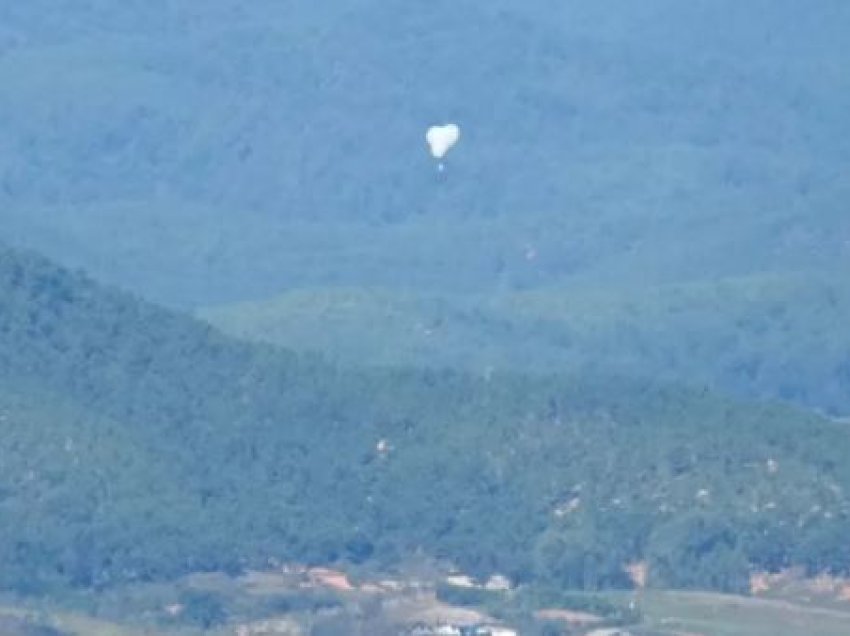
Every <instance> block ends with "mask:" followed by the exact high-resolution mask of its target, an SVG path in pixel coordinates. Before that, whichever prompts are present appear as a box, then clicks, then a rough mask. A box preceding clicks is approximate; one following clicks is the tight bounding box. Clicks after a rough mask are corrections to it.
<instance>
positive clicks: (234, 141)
mask: <svg viewBox="0 0 850 636" xmlns="http://www.w3.org/2000/svg"><path fill="white" fill-rule="evenodd" d="M0 24H2V27H0V81H2V83H3V86H4V87H5V90H4V91H3V93H2V95H0V141H2V144H0V148H2V150H0V208H2V212H1V213H0V214H2V217H0V218H2V222H3V228H4V235H6V236H7V237H8V238H10V239H13V240H14V241H16V242H18V243H21V244H26V245H30V246H34V247H36V248H38V249H40V250H42V251H44V252H46V253H48V254H51V255H53V256H54V257H56V258H60V259H61V260H62V261H63V262H68V263H74V264H79V265H82V266H85V267H86V268H87V269H88V270H90V271H92V272H94V273H96V274H97V275H98V276H99V277H102V278H103V279H105V280H109V281H112V282H118V283H121V284H122V285H125V286H129V287H131V288H133V289H134V290H136V291H138V292H141V293H143V294H144V295H145V296H147V297H150V298H153V299H156V300H162V301H167V302H169V303H171V304H179V305H187V304H188V305H195V304H208V303H211V302H225V301H231V300H248V299H254V298H259V297H263V296H267V295H271V294H274V293H279V292H280V291H282V290H284V289H289V288H292V287H297V286H304V285H319V286H324V285H338V284H346V285H355V286H361V285H383V286H391V287H399V286H401V287H409V286H416V287H417V288H419V289H425V290H428V291H432V292H445V291H468V290H476V291H480V290H489V289H492V288H494V287H498V286H499V285H512V286H521V287H528V286H537V285H539V284H554V283H573V282H581V283H584V284H588V283H590V284H607V283H612V282H613V283H617V284H626V283H628V284H634V285H642V284H645V283H651V284H656V283H660V282H682V281H688V280H695V279H702V278H707V277H708V278H711V277H717V276H735V275H742V274H746V275H750V274H759V273H764V272H786V271H794V272H799V271H816V272H821V271H824V270H826V271H831V272H833V273H834V272H835V271H837V270H838V271H842V272H847V271H848V266H849V265H850V251H848V247H847V245H848V244H847V241H848V239H850V226H848V220H847V215H846V211H845V202H846V201H847V200H848V195H849V194H850V193H848V183H847V180H846V178H844V177H843V175H845V174H846V172H847V167H848V163H850V147H848V144H847V143H846V141H845V140H847V139H848V138H850V134H848V131H850V119H848V117H847V113H848V112H850V102H848V99H850V97H848V96H850V85H848V79H847V74H846V73H845V72H844V65H843V64H842V61H843V60H846V59H848V57H850V51H848V44H847V42H848V38H847V37H846V35H847V33H848V31H850V10H848V7H847V4H846V2H843V1H842V0H820V2H818V5H817V8H816V9H812V10H808V9H806V8H803V7H801V6H800V5H799V3H798V2H794V1H793V0H773V1H771V2H766V1H764V0H758V1H753V2H747V3H744V4H742V3H740V2H734V1H733V0H721V1H716V2H711V3H705V2H703V3H689V4H688V5H682V4H681V3H680V2H675V1H673V0H661V1H658V2H654V3H652V5H648V6H645V5H635V4H634V3H629V2H624V1H622V0H618V1H616V2H611V3H604V4H600V3H598V2H594V1H592V0H571V1H568V2H555V1H554V0H532V1H528V2H524V3H522V5H521V6H520V5H517V3H515V2H507V1H506V0H497V1H492V2H487V3H480V2H475V1H474V0H452V1H448V0H433V1H431V2H415V3H409V2H390V3H387V2H384V1H378V0H358V1H356V2H347V3H345V4H344V5H342V4H340V5H338V6H322V7H316V6H313V5H310V4H305V3H280V2H273V1H271V0H263V1H261V2H253V3H251V5H250V7H246V6H245V5H244V3H242V2H237V1H236V0H211V1H210V2H206V3H205V4H204V7H203V9H198V8H193V7H191V6H189V5H187V4H186V3H182V2H175V1H169V0H159V1H157V2H151V3H131V4H128V3H121V4H113V5H106V4H102V3H101V4H91V3H88V4H85V5H79V3H66V4H63V5H61V6H54V4H53V3H49V2H45V0H36V1H33V2H28V3H26V4H15V5H9V6H6V7H3V8H0ZM443 120H455V121H458V122H459V123H460V125H461V127H462V129H463V139H462V143H461V144H460V145H459V146H458V147H457V149H456V151H454V152H453V153H452V154H451V156H450V157H449V164H448V170H447V171H446V172H445V173H443V174H437V173H436V171H435V169H434V165H433V162H432V161H431V159H430V157H429V156H428V155H427V153H426V150H425V144H424V142H423V135H424V131H425V128H426V127H427V126H428V125H429V124H431V123H434V122H438V121H443ZM531 253H534V254H535V255H536V257H535V258H534V259H533V261H529V260H527V259H526V255H528V254H531Z"/></svg>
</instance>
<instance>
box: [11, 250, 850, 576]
mask: <svg viewBox="0 0 850 636" xmlns="http://www.w3.org/2000/svg"><path fill="white" fill-rule="evenodd" d="M0 362H1V363H2V365H0V368H2V369H3V372H2V383H0V387H2V390H1V391H0V398H2V403H1V404H0V412H2V414H3V417H2V418H0V431H2V435H0V437H2V444H0V453H2V455H0V459H2V462H0V466H2V471H3V472H2V479H3V482H2V483H3V492H2V500H0V506H2V508H3V512H4V514H3V524H4V526H5V527H6V529H7V532H4V533H3V534H2V535H0V560H2V568H0V569H2V571H3V572H4V573H6V574H4V577H6V578H4V579H3V582H4V584H5V585H7V586H12V587H15V588H18V589H19V590H24V591H29V592H33V591H38V590H45V589H48V587H47V586H50V585H66V584H76V585H91V584H95V585H108V584H110V583H112V582H120V581H126V580H138V579H143V580H158V579H161V578H169V577H173V576H177V575H179V574H182V573H186V572H191V571H196V570H221V569H224V570H233V569H236V570H238V569H240V568H242V567H245V566H256V567H259V566H262V565H263V564H265V563H267V562H268V560H269V559H270V558H274V559H279V560H283V561H290V560H299V561H307V562H311V563H329V562H334V561H348V562H355V563H362V562H369V563H371V564H373V565H375V566H376V567H388V566H390V565H391V564H393V563H397V562H398V560H399V559H401V558H403V557H404V556H405V555H406V554H410V553H412V552H416V551H424V553H425V554H429V555H431V556H433V557H437V558H443V559H448V560H451V561H454V562H456V563H458V564H460V565H461V566H462V567H464V568H465V569H468V570H469V571H471V572H473V573H475V574H480V575H484V574H487V573H492V572H495V571H502V572H505V573H507V574H509V575H510V576H512V577H514V578H515V579H518V580H526V581H535V582H548V583H556V584H557V585H559V586H568V587H586V588H594V587H598V586H623V585H627V584H628V580H627V578H626V576H625V575H624V573H623V571H622V566H623V564H624V563H626V562H627V561H631V560H634V559H641V558H645V559H647V560H649V562H650V568H651V573H652V581H653V583H654V584H656V585H676V586H685V587H713V588H718V589H742V588H743V587H745V586H746V582H747V576H748V572H749V569H750V567H751V566H752V565H756V566H758V567H762V568H769V569H770V568H778V567H782V566H784V565H787V564H789V563H800V564H804V565H806V566H807V567H808V568H809V569H810V570H812V571H820V570H822V569H831V570H835V571H848V570H850V559H848V557H847V553H846V542H845V541H844V537H845V536H846V529H847V519H848V513H850V509H848V505H850V502H848V500H847V497H846V494H845V493H846V492H847V491H848V490H847V489H848V487H850V472H849V471H850V469H848V467H847V464H846V462H845V461H844V459H845V458H846V455H847V452H848V444H850V439H848V431H847V429H846V427H844V426H842V425H838V424H835V423H831V422H828V421H824V420H822V419H819V418H816V417H812V416H809V415H805V414H801V413H799V412H797V411H794V410H789V409H786V408H781V407H768V406H748V405H746V404H738V403H735V402H731V401H728V400H723V399H719V398H717V397H714V396H712V395H710V394H705V393H699V392H692V391H687V390H682V389H676V388H670V387H667V388H665V387H663V386H653V385H650V384H646V383H644V384H641V383H635V382H626V381H617V380H615V379H593V378H584V379H581V380H577V379H575V378H567V377H561V378H558V377H543V378H533V377H522V376H516V375H513V376H512V375H500V374H496V375H494V376H493V377H492V378H491V379H490V380H489V381H484V380H480V379H476V378H474V377H471V376H466V375H464V374H460V373H452V372H435V371H402V370H384V371H361V372H353V371H341V370H339V369H336V368H334V367H332V366H330V365H328V364H326V363H323V362H321V361H319V360H313V359H306V358H299V357H296V356H294V355H292V354H287V353H285V352H283V351H280V350H273V349H269V348H262V347H258V346H252V345H247V344H244V343H240V342H238V341H234V340H230V339H228V338H226V337H224V336H221V335H219V334H218V333H216V332H215V331H213V330H211V329H210V328H209V327H207V326H205V325H204V324H203V323H198V322H196V321H194V320H192V319H190V318H187V317H183V316H181V315H179V314H175V313H172V312H169V311H166V310H162V309H159V308H156V307H154V306H151V305H149V304H146V303H143V302H140V301H138V300H137V299H135V298H133V297H132V296H129V295H126V294H123V293H119V292H116V291H113V290H110V289H107V288H103V287H100V286H98V285H96V284H95V283H93V282H92V281H91V280H89V279H88V278H86V277H84V276H82V275H79V274H75V273H71V272H68V271H66V270H63V269H61V268H57V267H56V266H53V265H51V264H50V263H49V262H47V261H44V260H43V259H41V258H40V257H37V256H34V255H32V254H22V253H19V252H16V251H12V250H8V249H2V252H0ZM32 528H36V529H37V531H36V532H32V531H31V529H32ZM21 572H25V573H26V576H23V577H20V576H19V573H21ZM7 575H8V576H7Z"/></svg>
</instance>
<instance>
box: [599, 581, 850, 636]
mask: <svg viewBox="0 0 850 636" xmlns="http://www.w3.org/2000/svg"><path fill="white" fill-rule="evenodd" d="M614 596H616V597H618V598H621V596H622V595H619V594H617V595H614ZM638 602H639V605H640V608H641V610H642V612H643V624H642V625H641V628H640V629H638V630H634V631H635V632H636V633H639V634H670V635H673V634H679V635H682V634H689V635H691V634H693V635H697V634H700V635H704V636H814V635H817V636H846V635H847V634H848V633H850V604H848V605H847V609H846V610H839V609H833V608H828V607H821V606H814V605H809V604H804V603H802V602H799V601H796V600H790V599H789V600H780V599H760V598H751V597H743V596H731V595H724V594H713V593H704V592H670V591H644V592H642V593H640V596H639V601H638Z"/></svg>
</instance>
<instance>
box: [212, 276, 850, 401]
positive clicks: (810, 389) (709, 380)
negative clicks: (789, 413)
mask: <svg viewBox="0 0 850 636" xmlns="http://www.w3.org/2000/svg"><path fill="white" fill-rule="evenodd" d="M201 315H202V316H203V317H204V318H206V319H208V320H210V321H211V322H213V323H214V324H216V325H218V326H220V327H221V328H222V329H224V330H226V331H228V332H231V333H233V334H234V335H237V336H240V337H244V338H249V339H254V340H258V341H262V342H272V343H276V344H278V345H283V346H286V347H292V348H296V349H300V350H304V351H315V352H321V353H323V354H325V355H328V356H332V357H334V358H336V359H338V360H339V361H340V362H342V363H344V364H346V365H349V366H352V365H359V364H364V363H368V364H370V365H377V366H380V365H416V366H426V367H433V368H440V367H442V366H452V367H458V368H462V369H466V370H468V371H470V372H472V373H477V374H480V375H487V374H489V373H492V372H494V371H504V370H507V369H513V370H515V371H523V372H531V373H547V372H548V373H551V372H553V371H560V372H573V373H590V374H599V373H617V374H620V375H628V376H632V377H649V378H655V379H657V380H667V381H671V382H678V383H684V384H689V385H691V386H697V387H709V388H711V389H713V390H720V391H725V392H730V393H733V394H737V395H740V396H746V397H750V398H765V399H780V400H784V401H788V402H794V403H798V404H802V405H806V406H809V407H814V408H816V409H818V410H823V411H826V412H828V413H830V414H832V415H839V416H841V415H846V414H848V413H850V330H848V329H847V328H846V325H847V321H848V320H849V319H850V278H843V279H842V278H834V277H832V276H827V275H824V276H820V277H812V276H780V277H776V276H766V277H739V278H733V279H720V280H717V281H705V282H698V283H690V284H683V285H661V286H652V287H641V288H633V287H625V288H606V289H598V288H578V289H576V288H573V289H564V288H540V289H531V290H526V291H505V292H501V293H497V294H490V295H482V294H465V295H460V294H422V293H413V292H405V291H392V290H387V289H362V288H351V287H348V288H335V289H323V290H314V289H309V290H295V291H291V292H288V293H286V294H283V295H281V296H279V297H276V298H274V299H271V300H264V301H255V302H248V303H236V304H232V305H225V306H222V307H213V308H207V309H205V310H203V311H202V312H201Z"/></svg>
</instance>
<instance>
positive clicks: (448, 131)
mask: <svg viewBox="0 0 850 636" xmlns="http://www.w3.org/2000/svg"><path fill="white" fill-rule="evenodd" d="M458 139H460V128H459V127H458V126H457V124H446V125H444V126H431V127H430V128H429V129H428V132H427V133H425V141H427V142H428V147H429V148H430V149H431V154H432V155H433V156H434V158H435V159H442V158H443V157H444V156H445V155H446V153H447V152H448V151H449V150H451V149H452V146H454V145H455V144H456V143H457V142H458Z"/></svg>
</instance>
